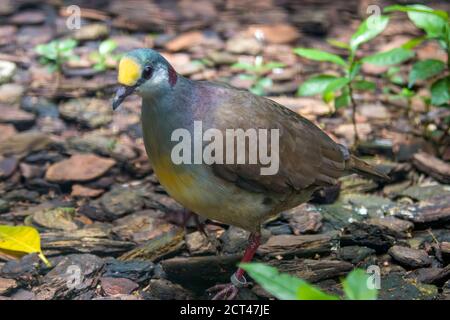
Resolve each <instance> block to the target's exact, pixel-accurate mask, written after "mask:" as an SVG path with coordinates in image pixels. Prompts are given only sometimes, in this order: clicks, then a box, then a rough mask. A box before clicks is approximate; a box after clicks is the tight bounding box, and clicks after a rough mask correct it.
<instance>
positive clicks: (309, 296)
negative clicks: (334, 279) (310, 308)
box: [297, 282, 339, 300]
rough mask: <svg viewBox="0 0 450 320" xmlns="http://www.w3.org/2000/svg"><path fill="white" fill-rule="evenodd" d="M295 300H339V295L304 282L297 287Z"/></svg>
mask: <svg viewBox="0 0 450 320" xmlns="http://www.w3.org/2000/svg"><path fill="white" fill-rule="evenodd" d="M297 300H339V297H338V296H335V295H331V294H328V293H325V292H323V291H322V290H319V289H317V288H316V287H314V286H312V285H310V284H309V283H307V282H304V283H303V284H301V285H300V286H299V287H298V289H297Z"/></svg>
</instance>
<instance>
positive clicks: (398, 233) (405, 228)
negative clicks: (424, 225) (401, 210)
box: [366, 216, 414, 238]
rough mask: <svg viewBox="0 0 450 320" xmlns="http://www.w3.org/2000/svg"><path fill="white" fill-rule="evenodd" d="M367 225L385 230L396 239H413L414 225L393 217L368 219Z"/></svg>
mask: <svg viewBox="0 0 450 320" xmlns="http://www.w3.org/2000/svg"><path fill="white" fill-rule="evenodd" d="M366 223H368V224H371V225H376V226H380V227H382V228H384V229H385V230H386V233H387V234H389V235H391V236H394V237H396V238H411V232H412V230H413V228H414V223H412V222H410V221H405V220H402V219H398V218H396V217H393V216H387V217H383V218H372V219H368V220H367V221H366Z"/></svg>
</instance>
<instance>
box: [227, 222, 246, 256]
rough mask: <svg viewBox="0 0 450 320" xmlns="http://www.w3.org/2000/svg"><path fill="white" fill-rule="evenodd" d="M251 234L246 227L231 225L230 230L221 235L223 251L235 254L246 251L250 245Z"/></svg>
mask: <svg viewBox="0 0 450 320" xmlns="http://www.w3.org/2000/svg"><path fill="white" fill-rule="evenodd" d="M249 235H250V233H249V232H248V231H246V230H244V229H241V228H238V227H234V226H230V227H229V228H228V230H227V231H226V232H225V233H224V234H222V235H221V236H220V241H221V242H222V252H224V253H226V254H234V253H239V252H242V251H244V250H245V248H246V247H247V245H248V237H249Z"/></svg>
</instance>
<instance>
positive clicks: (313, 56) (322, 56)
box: [294, 48, 347, 67]
mask: <svg viewBox="0 0 450 320" xmlns="http://www.w3.org/2000/svg"><path fill="white" fill-rule="evenodd" d="M294 52H295V53H296V54H298V55H299V56H301V57H304V58H307V59H310V60H315V61H326V62H332V63H335V64H338V65H341V66H343V67H345V66H347V63H346V62H345V61H344V59H342V58H341V57H339V56H338V55H335V54H332V53H329V52H325V51H322V50H317V49H308V48H295V49H294Z"/></svg>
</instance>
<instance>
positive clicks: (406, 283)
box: [378, 272, 439, 300]
mask: <svg viewBox="0 0 450 320" xmlns="http://www.w3.org/2000/svg"><path fill="white" fill-rule="evenodd" d="M380 284H381V289H380V290H379V295H378V299H379V300H434V299H436V297H437V296H438V294H439V293H438V288H437V287H436V286H434V285H429V284H422V283H420V282H417V281H415V280H413V279H407V278H406V275H405V274H403V273H399V272H392V273H389V274H387V275H385V276H382V277H381V281H380Z"/></svg>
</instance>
